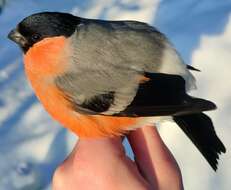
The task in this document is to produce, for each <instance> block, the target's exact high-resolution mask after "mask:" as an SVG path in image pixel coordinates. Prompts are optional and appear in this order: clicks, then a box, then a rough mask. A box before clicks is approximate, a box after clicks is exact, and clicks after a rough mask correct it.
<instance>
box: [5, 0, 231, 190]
mask: <svg viewBox="0 0 231 190" xmlns="http://www.w3.org/2000/svg"><path fill="white" fill-rule="evenodd" d="M4 2H6V3H5V5H4V7H3V9H1V8H0V12H1V13H0V190H45V189H46V190H48V189H50V180H51V177H52V173H53V171H54V169H55V168H56V167H57V165H58V164H60V163H61V162H62V161H63V160H64V159H65V157H66V156H67V155H68V153H69V152H70V150H71V148H72V147H73V145H74V143H75V141H76V138H75V137H74V136H73V135H72V134H70V133H69V132H68V131H67V130H65V129H64V128H62V127H60V125H59V124H58V123H57V122H55V121H53V120H52V119H51V118H50V116H49V115H48V114H47V113H46V112H45V111H44V109H43V107H42V106H41V105H40V104H39V102H38V101H37V99H36V97H35V96H34V94H33V92H32V90H31V87H30V86H29V84H28V82H27V81H26V79H25V75H24V71H23V64H22V56H21V52H20V50H19V48H17V47H16V46H15V44H13V43H12V42H10V41H9V40H8V39H7V38H6V36H7V33H8V32H9V31H10V29H12V28H13V27H14V26H15V25H16V23H18V22H19V21H20V20H21V19H22V18H24V17H25V16H27V15H29V14H32V13H35V12H38V11H64V12H71V13H74V14H77V15H79V16H83V17H90V18H101V19H134V20H140V21H145V22H148V23H150V24H152V25H154V26H156V27H158V28H159V29H160V30H161V31H162V32H164V33H165V34H167V36H168V37H169V38H170V39H171V41H172V42H173V44H174V45H175V46H176V48H177V49H178V51H179V52H180V54H181V55H182V57H183V59H184V60H185V62H187V63H188V64H192V65H194V66H196V67H198V68H199V69H201V70H202V72H201V73H195V75H196V78H197V81H198V90H197V91H195V92H193V95H197V96H200V97H203V98H207V99H210V100H212V101H214V102H216V104H217V106H218V110H216V111H213V112H210V113H209V115H210V116H211V117H212V118H213V121H214V125H215V127H216V131H217V134H218V135H219V136H220V138H221V139H222V141H223V142H224V144H225V145H226V148H227V154H225V155H224V156H222V157H221V161H220V165H219V169H218V171H217V172H216V173H215V172H213V171H212V169H211V168H210V166H209V165H208V164H207V163H206V161H205V160H204V159H203V157H202V156H201V155H200V153H199V152H198V151H197V149H196V148H195V147H194V146H193V145H192V143H191V142H190V141H189V140H188V139H187V138H186V137H185V135H184V134H183V132H181V131H180V129H179V128H177V126H176V125H174V124H171V123H165V124H163V125H162V126H161V127H160V132H161V135H162V137H163V139H164V140H165V142H166V143H167V145H168V147H169V148H170V149H171V151H172V152H173V154H174V156H175V157H176V159H177V161H178V163H179V165H180V167H181V170H182V174H183V180H184V186H185V189H187V190H195V189H196V190H206V189H209V190H229V189H230V188H231V180H230V177H231V154H230V148H231V145H230V144H231V140H230V139H231V66H230V64H231V63H230V62H231V1H230V0H219V1H217V0H187V1H182V0H181V1H180V0H178V1H170V0H139V1H137V0H85V1H82V0H65V1H64V0H56V1H47V0H39V1H37V0H20V1H19V0H8V1H7V0H6V1H4V0H0V7H1V6H2V5H3V4H4ZM128 151H129V150H128Z"/></svg>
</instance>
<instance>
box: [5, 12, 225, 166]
mask: <svg viewBox="0 0 231 190" xmlns="http://www.w3.org/2000/svg"><path fill="white" fill-rule="evenodd" d="M9 38H10V39H11V40H13V41H14V42H16V43H17V44H18V45H19V46H20V47H21V49H22V50H23V53H24V65H25V72H26V75H27V77H28V79H29V81H30V82H31V85H32V87H33V89H34V91H35V94H36V95H37V97H38V99H39V100H40V101H41V103H42V104H43V105H44V107H45V109H46V110H47V111H48V112H49V113H50V114H51V116H52V117H53V118H54V119H56V120H57V121H59V122H60V123H61V124H62V125H63V126H65V127H66V128H68V129H70V130H72V131H73V132H74V133H76V134H77V135H78V136H79V137H80V138H81V137H82V138H83V137H89V138H95V137H111V136H118V135H123V134H125V133H127V132H128V131H129V130H134V129H135V128H138V127H142V126H144V125H154V124H155V123H157V122H159V121H161V120H166V119H168V120H169V119H172V120H173V121H175V122H176V123H177V124H178V125H179V127H180V128H181V129H182V130H183V131H184V132H185V134H186V135H187V136H188V137H189V138H190V139H191V141H192V142H193V143H194V144H195V145H196V147H197V148H198V149H199V150H200V152H201V153H202V154H203V156H204V157H205V159H206V160H207V161H208V162H209V164H210V165H211V166H212V168H213V169H214V170H216V169H217V160H218V157H219V154H220V153H222V152H223V153H225V151H226V149H225V147H224V145H223V144H222V142H221V141H220V140H219V138H218V137H217V135H216V133H215V131H214V127H213V123H212V121H211V119H210V118H209V117H208V116H207V115H205V114H204V113H203V112H204V111H208V110H213V109H215V108H216V105H215V104H214V103H212V102H210V101H208V100H204V99H199V98H195V97H192V96H189V95H188V94H187V93H186V91H187V90H190V89H193V88H195V78H194V77H193V75H192V74H191V73H190V70H197V69H195V68H193V67H192V66H189V65H186V64H184V62H183V61H182V59H181V57H180V56H179V54H178V53H177V51H176V50H175V49H174V47H173V46H172V45H171V43H170V42H169V41H168V39H167V38H166V36H165V35H164V34H162V33H160V32H159V31H158V30H157V29H156V28H154V27H152V26H150V25H148V24H146V23H142V22H137V21H104V20H95V19H86V18H80V17H76V16H73V15H71V14H67V13H59V12H42V13H37V14H33V15H31V16H29V17H27V18H25V19H24V20H22V21H21V22H20V23H19V24H18V25H17V27H16V29H14V30H12V31H11V32H10V33H9Z"/></svg>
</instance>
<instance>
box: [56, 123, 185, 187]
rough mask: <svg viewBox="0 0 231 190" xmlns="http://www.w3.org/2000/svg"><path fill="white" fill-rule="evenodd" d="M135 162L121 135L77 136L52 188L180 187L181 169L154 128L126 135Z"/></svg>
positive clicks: (59, 168) (57, 172)
mask: <svg viewBox="0 0 231 190" xmlns="http://www.w3.org/2000/svg"><path fill="white" fill-rule="evenodd" d="M127 138H128V140H129V143H130V144H131V147H132V149H133V152H134V155H135V162H134V161H132V160H131V159H130V158H128V157H127V156H126V155H125V150H124V147H123V145H122V140H121V138H120V137H117V138H102V139H80V140H79V141H78V143H77V144H76V146H75V148H74V150H73V152H72V153H71V154H70V156H69V157H68V158H67V159H66V160H65V161H64V162H63V163H62V164H61V165H60V166H59V167H58V168H57V170H56V171H55V174H54V176H53V184H52V187H53V188H52V189H53V190H63V189H67V190H77V189H84V190H109V189H110V190H183V183H182V177H181V172H180V169H179V167H178V165H177V163H176V161H175V159H174V157H173V156H172V154H171V153H170V151H169V150H168V148H167V147H166V145H165V144H164V142H163V141H162V139H161V137H160V135H159V133H158V131H157V129H155V128H154V127H151V126H146V127H143V128H140V129H137V130H136V131H132V132H130V134H129V135H127Z"/></svg>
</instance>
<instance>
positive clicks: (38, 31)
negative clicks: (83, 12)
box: [8, 12, 81, 53]
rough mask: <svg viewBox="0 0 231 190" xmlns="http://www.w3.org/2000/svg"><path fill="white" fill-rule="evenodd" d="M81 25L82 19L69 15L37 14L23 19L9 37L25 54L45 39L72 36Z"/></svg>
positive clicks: (57, 13)
mask: <svg viewBox="0 0 231 190" xmlns="http://www.w3.org/2000/svg"><path fill="white" fill-rule="evenodd" d="M80 23H81V18H79V17H76V16H73V15H71V14H68V13H60V12H42V13H36V14H33V15H31V16H29V17H26V18H25V19H23V20H22V21H21V22H20V23H19V24H18V26H17V28H16V29H15V30H12V31H11V32H10V34H9V35H8V37H9V38H10V39H11V40H13V41H15V42H16V43H18V44H19V45H20V46H21V48H22V49H23V51H24V53H25V52H26V51H27V50H28V49H29V48H30V47H31V46H33V44H35V43H36V42H38V41H41V40H42V39H44V38H47V37H54V36H65V37H69V36H71V35H72V34H73V33H74V31H75V29H76V26H77V25H78V24H80ZM20 35H21V37H20Z"/></svg>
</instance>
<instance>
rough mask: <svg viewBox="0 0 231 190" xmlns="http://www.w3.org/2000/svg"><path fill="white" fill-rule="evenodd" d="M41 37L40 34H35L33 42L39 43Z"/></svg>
mask: <svg viewBox="0 0 231 190" xmlns="http://www.w3.org/2000/svg"><path fill="white" fill-rule="evenodd" d="M40 37H41V36H40V35H39V34H33V35H32V40H33V41H37V40H39V39H40Z"/></svg>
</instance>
